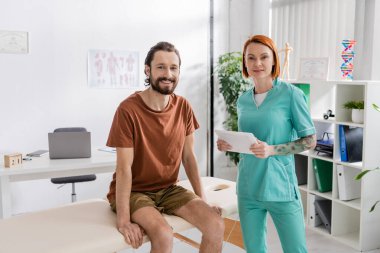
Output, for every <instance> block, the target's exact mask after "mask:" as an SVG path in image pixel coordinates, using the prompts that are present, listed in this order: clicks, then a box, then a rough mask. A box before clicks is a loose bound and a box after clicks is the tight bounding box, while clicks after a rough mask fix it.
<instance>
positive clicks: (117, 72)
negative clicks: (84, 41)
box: [88, 49, 141, 89]
mask: <svg viewBox="0 0 380 253" xmlns="http://www.w3.org/2000/svg"><path fill="white" fill-rule="evenodd" d="M88 85H89V86H90V87H91V88H111V89H112V88H125V89H139V88H141V87H140V83H139V53H138V52H132V51H122V50H106V49H93V50H89V52H88Z"/></svg>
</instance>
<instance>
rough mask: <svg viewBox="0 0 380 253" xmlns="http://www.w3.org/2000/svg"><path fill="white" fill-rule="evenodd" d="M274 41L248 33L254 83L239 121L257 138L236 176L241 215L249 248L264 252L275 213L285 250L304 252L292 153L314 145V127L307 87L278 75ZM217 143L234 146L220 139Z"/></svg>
mask: <svg viewBox="0 0 380 253" xmlns="http://www.w3.org/2000/svg"><path fill="white" fill-rule="evenodd" d="M279 64H280V63H279V57H278V52H277V48H276V46H275V44H274V42H273V41H272V40H271V39H270V38H268V37H266V36H263V35H256V36H253V37H251V38H249V39H248V40H247V41H246V43H245V44H244V49H243V76H244V77H246V78H252V80H253V83H254V87H253V88H252V89H249V90H248V91H246V92H244V93H243V94H242V95H241V96H240V97H239V99H238V101H237V112H238V126H239V131H241V132H251V133H253V134H254V135H255V136H256V138H257V143H256V144H253V145H252V146H251V148H250V150H251V151H252V154H240V162H239V172H238V179H237V194H238V205H239V216H240V222H241V227H242V231H243V239H244V244H245V248H246V250H247V252H248V253H265V252H267V246H266V216H267V213H268V212H269V214H270V215H271V217H272V219H273V222H274V224H275V226H276V229H277V233H278V235H279V238H280V240H281V245H282V249H283V252H284V253H305V252H307V249H306V240H305V224H304V215H303V208H302V202H301V196H300V193H299V191H298V183H297V178H296V175H295V168H294V156H293V154H296V153H300V152H302V151H305V150H309V149H313V148H314V147H315V144H316V137H315V128H314V125H313V121H312V120H311V117H310V114H309V110H308V107H307V104H306V98H305V95H304V94H303V92H302V91H301V90H300V89H298V88H297V87H295V86H294V85H292V84H289V83H286V82H284V81H282V80H279V79H278V76H279V74H280V66H279ZM217 144H218V149H219V150H221V151H228V150H229V149H230V148H231V146H230V145H229V144H228V143H227V142H225V141H223V140H220V139H219V140H218V141H217Z"/></svg>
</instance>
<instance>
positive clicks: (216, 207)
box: [211, 206, 222, 216]
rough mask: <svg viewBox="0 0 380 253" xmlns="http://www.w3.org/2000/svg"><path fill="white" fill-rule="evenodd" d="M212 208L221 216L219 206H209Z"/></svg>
mask: <svg viewBox="0 0 380 253" xmlns="http://www.w3.org/2000/svg"><path fill="white" fill-rule="evenodd" d="M211 208H212V210H214V211H215V212H216V213H217V214H218V215H219V216H222V208H220V207H219V206H211Z"/></svg>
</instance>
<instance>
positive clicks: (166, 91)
mask: <svg viewBox="0 0 380 253" xmlns="http://www.w3.org/2000/svg"><path fill="white" fill-rule="evenodd" d="M152 79H153V78H151V81H150V86H151V87H152V89H153V90H155V91H157V92H158V93H161V94H162V95H170V94H173V92H174V90H175V88H176V87H177V79H176V78H166V77H159V78H157V79H155V80H154V79H153V80H152ZM161 81H171V82H173V87H172V88H169V87H165V88H161V87H160V82H161Z"/></svg>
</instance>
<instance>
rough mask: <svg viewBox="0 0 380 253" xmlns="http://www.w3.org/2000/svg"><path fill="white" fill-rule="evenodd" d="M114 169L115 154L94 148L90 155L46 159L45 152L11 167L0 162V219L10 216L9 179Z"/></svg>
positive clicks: (48, 176)
mask: <svg viewBox="0 0 380 253" xmlns="http://www.w3.org/2000/svg"><path fill="white" fill-rule="evenodd" d="M115 168H116V154H114V153H109V152H104V151H99V150H95V149H94V150H92V154H91V158H82V159H55V160H50V158H49V155H45V156H42V157H33V160H32V161H23V163H22V165H20V166H17V167H13V168H4V164H0V219H2V218H8V217H10V216H11V215H12V199H11V189H10V183H11V182H18V181H28V180H36V179H45V178H52V177H67V176H78V175H86V174H99V173H109V172H114V171H115Z"/></svg>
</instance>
